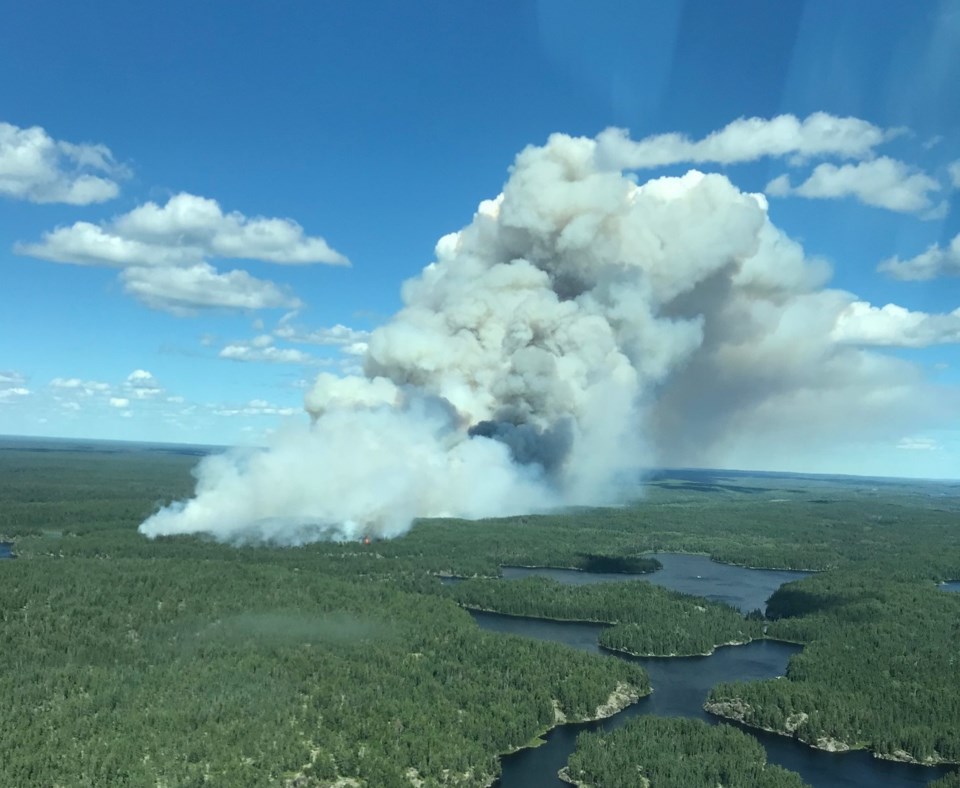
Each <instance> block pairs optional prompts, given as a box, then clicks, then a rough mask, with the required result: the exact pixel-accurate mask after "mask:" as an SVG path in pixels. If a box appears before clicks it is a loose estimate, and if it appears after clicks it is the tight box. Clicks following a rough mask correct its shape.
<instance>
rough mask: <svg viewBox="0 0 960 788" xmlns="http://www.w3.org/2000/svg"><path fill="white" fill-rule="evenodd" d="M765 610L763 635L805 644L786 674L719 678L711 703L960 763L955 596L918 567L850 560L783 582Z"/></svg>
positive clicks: (959, 638) (717, 708)
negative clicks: (851, 563) (744, 680)
mask: <svg viewBox="0 0 960 788" xmlns="http://www.w3.org/2000/svg"><path fill="white" fill-rule="evenodd" d="M898 563H899V562H898ZM767 615H768V616H769V617H771V618H773V619H775V620H774V621H773V622H772V623H771V624H770V626H769V634H770V635H771V636H772V637H778V638H782V639H785V640H791V641H795V642H798V643H804V644H805V646H806V647H805V648H804V650H803V652H801V653H800V654H797V655H796V656H794V657H793V659H792V660H791V662H790V665H789V668H788V671H787V678H788V680H787V681H767V682H753V683H750V684H724V685H720V686H718V687H715V688H714V690H713V692H712V693H711V696H710V699H709V705H708V708H709V710H711V711H713V712H715V713H718V714H723V715H725V716H732V717H735V718H737V719H740V720H742V721H743V722H746V723H748V724H751V725H757V726H760V727H764V728H769V729H771V730H776V731H783V732H787V733H790V734H792V735H795V736H797V737H798V738H801V739H803V740H804V741H807V742H811V743H814V744H819V746H824V747H828V748H829V747H837V746H838V745H840V746H850V747H867V748H870V749H872V750H874V751H876V752H877V753H880V754H883V755H885V756H887V757H894V758H899V759H907V758H910V759H913V760H918V761H922V762H937V761H940V760H946V761H951V762H956V761H960V595H958V594H948V593H944V592H943V591H940V590H939V589H937V588H936V587H935V586H934V585H933V583H931V582H929V581H926V580H925V578H924V571H923V570H922V569H921V568H920V567H917V568H915V569H907V568H903V567H902V566H901V567H897V566H889V567H886V568H881V567H867V568H848V569H842V570H837V571H834V572H827V573H824V574H822V575H814V576H812V577H809V578H807V579H804V580H801V581H797V582H794V583H790V584H788V585H785V586H783V587H782V588H781V589H780V590H779V591H777V592H776V593H775V594H774V595H773V597H771V599H770V602H769V605H768V607H767Z"/></svg>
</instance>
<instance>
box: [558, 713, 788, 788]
mask: <svg viewBox="0 0 960 788" xmlns="http://www.w3.org/2000/svg"><path fill="white" fill-rule="evenodd" d="M561 776H562V777H563V778H564V779H565V780H567V781H568V782H571V783H574V784H575V785H581V786H584V788H587V786H603V787H604V788H635V787H637V786H650V787H651V788H716V786H718V785H722V786H725V788H800V787H801V786H803V785H806V783H804V782H803V781H802V780H801V779H800V777H799V776H798V775H797V774H795V773H794V772H791V771H788V770H787V769H784V768H781V767H780V766H775V765H772V764H768V763H767V754H766V753H765V752H764V750H763V747H762V746H761V745H760V744H759V742H757V740H756V739H754V738H753V737H752V736H749V735H748V734H746V733H742V732H741V731H738V730H737V729H736V728H733V727H730V726H729V725H708V724H707V723H705V722H703V721H701V720H686V719H678V718H673V719H670V718H661V717H635V718H634V719H632V720H630V722H628V723H627V724H626V725H625V726H624V727H622V728H620V729H619V730H616V731H614V732H613V733H607V734H602V733H581V734H580V735H579V736H578V737H577V750H576V752H575V753H574V754H573V755H571V756H570V760H569V763H568V766H567V768H566V769H564V770H563V773H562V775H561Z"/></svg>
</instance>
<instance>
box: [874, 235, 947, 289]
mask: <svg viewBox="0 0 960 788" xmlns="http://www.w3.org/2000/svg"><path fill="white" fill-rule="evenodd" d="M877 270H878V271H882V272H883V273H885V274H889V275H890V276H892V277H893V278H894V279H902V280H905V281H915V282H923V281H928V280H930V279H936V278H937V277H940V276H960V234H958V235H955V236H954V237H953V240H952V241H951V242H950V244H949V245H948V246H940V245H939V244H933V245H931V246H930V247H929V248H928V249H927V250H926V251H925V252H922V253H920V254H918V255H917V256H916V257H912V258H910V259H909V260H901V259H900V258H899V257H891V258H890V259H888V260H884V261H883V262H882V263H880V265H879V266H877Z"/></svg>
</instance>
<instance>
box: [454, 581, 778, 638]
mask: <svg viewBox="0 0 960 788" xmlns="http://www.w3.org/2000/svg"><path fill="white" fill-rule="evenodd" d="M450 594H451V596H453V598H454V599H456V600H457V601H458V602H459V603H460V604H461V605H464V606H465V607H470V608H475V609H478V610H493V611H496V612H498V613H507V614H509V615H518V616H532V617H536V618H552V619H559V620H563V621H598V622H602V623H607V624H613V625H614V626H611V627H609V628H607V629H605V630H604V631H603V632H602V633H601V635H600V644H601V645H602V646H604V647H605V648H609V649H613V650H616V651H625V652H628V653H631V654H636V655H644V656H648V655H649V656H680V655H692V654H708V653H710V652H712V651H713V649H714V648H715V647H716V646H719V645H723V644H726V643H746V642H749V641H750V640H752V639H753V638H755V637H759V636H761V635H762V631H763V628H762V624H761V623H760V622H759V621H753V620H747V619H745V618H744V617H743V616H742V615H741V614H740V613H739V611H737V610H735V609H734V608H732V607H730V606H728V605H724V604H720V603H718V602H710V601H708V600H706V599H701V598H698V597H693V596H688V595H686V594H678V593H676V592H675V591H668V590H666V589H664V588H660V587H659V586H654V585H651V584H650V583H645V582H643V581H641V580H637V581H632V582H627V583H599V584H597V585H583V586H570V585H561V584H560V583H558V582H556V581H555V580H549V579H547V578H542V577H530V578H525V579H523V580H510V581H504V580H487V579H477V580H466V581H464V582H462V583H458V584H457V585H455V586H453V587H452V588H451V589H450Z"/></svg>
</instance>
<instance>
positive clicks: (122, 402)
mask: <svg viewBox="0 0 960 788" xmlns="http://www.w3.org/2000/svg"><path fill="white" fill-rule="evenodd" d="M110 406H111V407H113V408H128V407H130V400H129V399H127V398H126V397H110Z"/></svg>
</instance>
